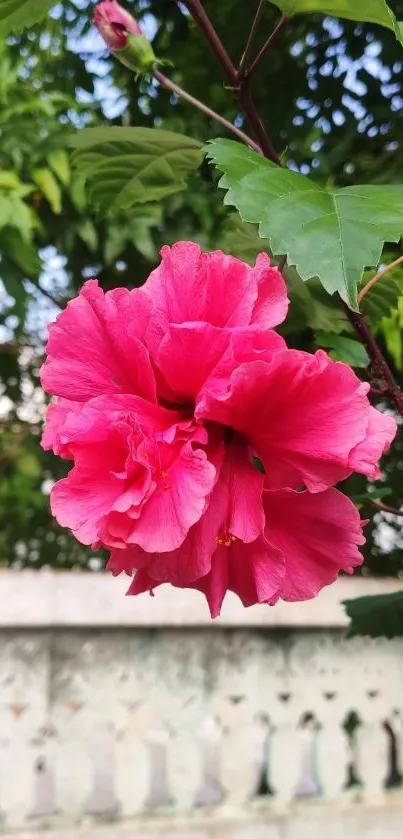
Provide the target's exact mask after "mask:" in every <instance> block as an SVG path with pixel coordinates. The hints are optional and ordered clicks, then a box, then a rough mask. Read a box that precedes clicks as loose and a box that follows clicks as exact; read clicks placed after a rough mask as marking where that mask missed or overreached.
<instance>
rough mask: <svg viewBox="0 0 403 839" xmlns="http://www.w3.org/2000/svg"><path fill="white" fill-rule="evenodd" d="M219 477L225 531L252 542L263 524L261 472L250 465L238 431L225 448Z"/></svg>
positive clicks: (247, 449) (248, 451) (262, 527)
mask: <svg viewBox="0 0 403 839" xmlns="http://www.w3.org/2000/svg"><path fill="white" fill-rule="evenodd" d="M220 480H221V481H223V482H225V484H226V486H227V491H228V513H227V522H228V531H229V532H230V533H231V534H232V535H233V536H236V538H237V539H241V540H242V542H253V541H254V540H255V539H257V537H258V536H259V535H260V534H262V533H263V530H264V524H265V518H264V510H263V503H262V494H263V486H264V475H262V473H261V472H259V470H258V469H257V467H256V466H255V465H254V463H253V461H252V452H251V450H250V447H249V446H248V444H247V442H246V440H244V439H243V438H242V437H241V435H240V434H237V435H236V436H235V438H234V439H233V440H232V442H231V444H230V445H229V446H228V447H227V450H226V457H225V461H224V465H223V468H222V477H221V479H220Z"/></svg>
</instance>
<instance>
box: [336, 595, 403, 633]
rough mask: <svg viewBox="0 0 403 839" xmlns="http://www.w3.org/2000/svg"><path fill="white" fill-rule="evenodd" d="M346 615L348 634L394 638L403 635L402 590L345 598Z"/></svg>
mask: <svg viewBox="0 0 403 839" xmlns="http://www.w3.org/2000/svg"><path fill="white" fill-rule="evenodd" d="M343 605H344V606H345V609H346V612H347V615H348V617H349V618H351V625H350V629H349V636H350V637H353V636H354V635H369V636H370V637H371V638H378V637H379V636H384V637H385V638H394V637H395V636H397V635H403V592H402V591H398V592H393V593H392V594H377V595H374V596H373V597H357V598H356V599H355V600H345V601H344V604H343Z"/></svg>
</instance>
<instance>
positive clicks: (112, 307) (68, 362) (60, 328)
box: [41, 280, 156, 402]
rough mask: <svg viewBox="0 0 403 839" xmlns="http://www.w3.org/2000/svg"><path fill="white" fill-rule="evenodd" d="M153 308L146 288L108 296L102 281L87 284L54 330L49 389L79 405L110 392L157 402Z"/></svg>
mask: <svg viewBox="0 0 403 839" xmlns="http://www.w3.org/2000/svg"><path fill="white" fill-rule="evenodd" d="M151 310H152V303H151V301H150V300H149V299H148V297H147V296H146V295H144V293H143V291H142V290H141V289H135V290H134V291H128V290H127V289H125V288H117V289H114V290H113V291H109V292H107V293H106V294H104V293H103V291H102V290H101V289H100V288H99V286H98V283H97V281H96V280H89V281H88V282H86V283H85V284H84V286H83V288H82V289H81V292H80V294H79V295H78V297H75V298H74V300H71V301H70V302H69V303H68V305H67V307H66V309H65V310H64V311H63V312H61V314H60V315H58V317H57V318H56V321H55V323H52V324H51V325H50V327H49V340H48V343H47V347H46V352H47V360H46V361H45V363H44V365H43V366H42V370H41V381H42V385H43V387H44V389H45V390H46V391H47V392H48V393H52V394H55V395H56V396H62V397H65V398H66V399H70V400H73V401H77V402H85V401H87V400H89V399H91V398H93V397H95V396H99V395H101V394H106V393H134V394H136V395H138V396H142V397H144V398H145V399H148V400H150V401H151V402H155V398H156V397H155V379H154V374H153V372H152V367H151V362H150V358H149V354H148V351H147V349H146V347H145V344H144V342H143V337H144V334H145V331H146V329H147V326H148V323H149V320H150V315H151Z"/></svg>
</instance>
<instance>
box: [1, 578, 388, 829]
mask: <svg viewBox="0 0 403 839" xmlns="http://www.w3.org/2000/svg"><path fill="white" fill-rule="evenodd" d="M122 585H124V581H122V584H121V583H120V581H116V580H115V581H114V580H112V579H107V578H106V577H104V576H103V575H89V574H71V575H67V574H59V575H56V574H52V573H49V572H47V573H38V574H36V575H35V574H31V573H28V572H23V573H21V574H19V575H18V574H17V573H15V572H2V574H1V575H0V596H1V603H2V614H1V615H0V686H1V690H0V720H1V722H0V818H1V823H2V829H3V830H4V831H8V830H13V829H14V830H15V829H20V830H22V829H25V830H28V829H29V830H33V829H40V828H42V827H48V828H49V827H52V826H53V827H54V828H57V827H64V826H67V827H68V826H69V825H75V826H76V828H77V826H79V825H80V823H84V824H85V823H87V824H88V823H93V824H97V823H98V822H102V821H105V820H114V824H116V826H117V829H120V828H118V823H119V824H120V823H122V824H123V823H124V822H125V820H134V821H135V822H136V823H137V822H140V820H143V819H146V818H147V817H149V816H153V817H156V816H160V817H161V818H163V819H165V820H166V823H167V824H168V825H169V822H170V819H175V818H176V817H177V816H178V815H179V816H181V817H182V818H183V819H185V820H186V818H188V817H189V818H190V819H195V818H196V819H197V818H199V816H202V815H203V814H204V813H207V814H208V815H209V817H212V814H213V817H214V819H215V820H218V821H219V820H220V819H223V820H228V819H232V820H235V822H236V820H237V819H238V818H244V819H245V818H248V817H250V818H252V819H254V818H256V814H259V818H261V819H263V823H265V822H266V820H270V819H271V818H276V817H278V816H279V815H280V814H284V813H289V812H293V811H296V810H297V811H298V812H300V810H301V808H302V809H303V808H304V807H305V808H306V807H309V806H310V805H314V806H315V807H316V808H323V810H322V809H321V812H323V819H327V820H328V819H329V818H330V819H331V816H329V814H328V815H326V813H328V810H326V807H327V808H329V807H333V808H344V807H349V808H358V810H360V809H361V811H362V809H363V808H364V809H365V808H366V807H368V806H369V807H373V806H376V807H384V808H385V811H386V810H388V809H390V807H391V806H393V808H395V809H396V807H400V803H401V806H402V810H403V795H402V794H401V792H402V791H403V788H402V781H403V742H402V738H403V642H402V641H400V640H393V641H387V640H379V641H371V640H369V639H353V640H347V639H346V638H345V632H344V629H343V624H344V622H345V620H344V617H343V613H342V611H341V609H340V607H339V600H340V599H342V598H344V597H345V596H357V594H362V593H367V591H368V588H370V587H371V586H373V582H371V583H368V581H364V580H357V581H343V582H340V584H339V585H338V586H336V587H334V588H333V589H329V590H328V591H327V592H325V593H324V594H323V595H322V596H321V597H320V598H319V599H318V600H317V601H314V602H313V603H312V604H311V605H308V604H304V605H302V606H299V605H292V606H290V605H285V606H280V607H278V611H277V616H276V608H275V609H269V607H267V608H266V609H265V608H262V609H255V610H249V611H243V610H242V609H241V608H240V607H238V606H237V604H236V603H235V602H234V601H231V602H230V603H229V605H228V609H227V610H226V611H224V616H223V618H222V619H221V620H220V621H219V622H216V623H214V624H211V623H210V622H209V619H208V617H207V614H206V611H205V609H204V604H203V601H202V599H201V597H200V599H198V595H197V594H195V593H187V592H185V593H184V592H171V591H170V590H169V589H167V590H166V591H164V590H163V589H161V590H160V591H159V592H158V596H157V597H156V598H154V599H149V598H147V597H144V598H139V599H137V600H136V599H132V598H130V599H129V598H127V599H124V598H123V596H122ZM378 585H381V583H378ZM382 585H383V590H391V589H393V588H396V587H397V586H396V584H395V583H384V584H382ZM298 615H299V622H300V626H297V625H296V624H297V616H298ZM179 618H180V619H181V620H182V621H183V625H182V626H181V627H180V626H177V625H175V624H176V623H177V622H178V620H179ZM291 623H293V624H294V625H293V626H290V624H291ZM278 624H280V626H278ZM164 823H165V822H164ZM327 823H328V822H327V821H325V822H324V824H325V827H326V825H327ZM166 830H168V828H166ZM71 835H72V836H73V835H74V836H76V835H78V834H77V833H72V834H71ZM85 835H87V834H85ZM115 835H117V834H114V833H110V834H109V833H108V837H109V836H110V837H111V839H113V837H114V836H115ZM119 835H120V834H119ZM133 835H134V834H133ZM138 835H139V836H142V835H144V836H145V835H147V836H148V834H146V833H143V834H142V832H141V830H140V832H139V834H138ZM158 835H159V834H158ZM185 835H186V836H193V834H192V833H187V834H185ZM198 835H199V834H198ZM206 835H210V834H206ZM211 835H212V836H213V835H214V836H216V835H217V836H221V834H220V833H217V834H216V833H214V834H213V833H212V834H211ZM222 835H223V836H224V835H225V839H227V836H228V837H232V835H235V834H232V833H231V832H229V833H225V834H222ZM237 835H238V834H237ZM250 835H251V836H253V837H255V836H257V835H259V836H260V834H258V833H257V832H256V831H255V832H253V831H252V832H251V834H250ZM263 835H265V834H262V836H263ZM302 835H304V834H302ZM306 835H307V836H308V835H309V836H310V839H311V835H310V834H308V833H307V834H306ZM337 835H339V834H337ZM357 835H358V834H357ZM389 835H393V836H394V835H396V837H397V836H399V837H400V834H394V833H393V834H389ZM24 836H25V834H24ZM136 836H137V833H136ZM164 836H165V833H164ZM244 836H245V837H246V836H249V834H246V833H245V834H242V837H244ZM270 836H271V834H270ZM354 836H355V834H354V833H352V834H351V839H354ZM371 836H372V834H371ZM69 837H70V834H69ZM203 837H204V834H203Z"/></svg>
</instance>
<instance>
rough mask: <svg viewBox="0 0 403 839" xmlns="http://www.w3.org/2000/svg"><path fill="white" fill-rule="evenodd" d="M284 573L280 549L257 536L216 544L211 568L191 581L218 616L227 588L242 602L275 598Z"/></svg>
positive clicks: (253, 602) (272, 600) (271, 602)
mask: <svg viewBox="0 0 403 839" xmlns="http://www.w3.org/2000/svg"><path fill="white" fill-rule="evenodd" d="M283 576H284V558H283V555H282V553H281V551H280V550H278V549H277V548H275V547H273V545H270V544H269V543H268V542H267V541H266V539H264V538H263V537H259V539H256V540H255V542H251V543H250V544H249V545H244V544H243V543H242V542H234V543H233V544H232V545H231V547H229V548H226V547H225V546H219V547H218V548H217V551H216V552H215V554H214V556H213V559H212V564H211V571H210V573H209V574H207V575H206V576H205V577H202V578H201V579H200V580H196V581H195V582H194V583H193V584H192V586H191V587H192V588H197V589H198V590H199V591H202V592H203V594H205V595H206V598H207V602H208V604H209V609H210V614H211V617H212V618H216V617H218V615H219V614H220V611H221V607H222V603H223V600H224V597H225V594H226V592H227V591H232V592H234V594H237V595H238V597H239V599H240V600H241V602H242V604H243V605H244V606H253V605H254V604H255V603H270V604H271V605H273V604H274V603H276V602H277V600H278V598H279V595H280V590H281V585H282V581H283Z"/></svg>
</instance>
